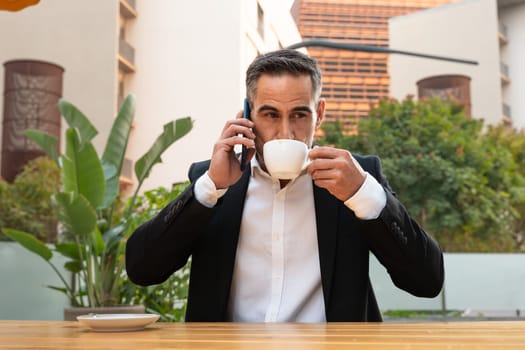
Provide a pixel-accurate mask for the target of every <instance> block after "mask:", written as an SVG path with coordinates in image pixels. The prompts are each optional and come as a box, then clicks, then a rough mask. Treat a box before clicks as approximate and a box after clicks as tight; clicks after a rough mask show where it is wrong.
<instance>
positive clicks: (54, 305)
mask: <svg viewBox="0 0 525 350" xmlns="http://www.w3.org/2000/svg"><path fill="white" fill-rule="evenodd" d="M51 261H52V262H53V263H54V264H55V266H57V268H58V269H59V271H60V272H61V273H62V274H63V276H64V278H66V279H68V278H70V275H69V273H67V272H66V271H65V270H64V268H63V265H64V263H65V261H66V259H65V258H64V257H62V256H61V255H59V254H57V256H54V257H53V259H51ZM0 281H2V282H1V283H2V287H1V288H0V320H63V319H64V307H66V306H69V301H68V299H67V297H66V295H65V294H63V293H61V292H58V291H56V290H52V289H50V288H47V287H46V286H49V285H51V286H56V287H60V288H62V287H63V284H62V282H61V281H60V279H59V277H58V275H57V274H56V273H55V271H53V269H52V268H51V266H49V265H48V264H46V263H45V262H44V260H43V259H42V258H41V257H39V256H37V255H36V254H33V253H31V252H29V251H28V250H26V249H25V248H23V247H22V246H20V245H19V244H18V243H15V242H0ZM68 282H69V281H68Z"/></svg>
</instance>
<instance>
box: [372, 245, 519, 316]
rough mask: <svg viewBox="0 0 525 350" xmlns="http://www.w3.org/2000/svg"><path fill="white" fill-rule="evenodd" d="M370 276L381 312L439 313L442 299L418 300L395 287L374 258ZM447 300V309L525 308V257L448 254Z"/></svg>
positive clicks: (508, 309)
mask: <svg viewBox="0 0 525 350" xmlns="http://www.w3.org/2000/svg"><path fill="white" fill-rule="evenodd" d="M370 261H371V265H370V276H371V280H372V285H373V287H374V291H375V292H376V297H377V300H378V303H379V307H380V309H381V310H398V309H409V310H422V309H426V310H439V309H441V296H438V297H436V298H416V297H414V296H412V295H411V294H408V293H407V292H404V291H402V290H400V289H398V288H397V287H395V286H394V285H393V283H392V281H391V280H390V277H389V276H388V273H387V272H386V269H385V268H384V267H383V266H382V265H380V264H379V262H378V261H377V260H376V259H375V257H373V256H371V259H370ZM444 263H445V299H446V306H447V309H455V310H468V309H473V310H489V312H488V314H490V313H494V314H497V313H496V311H497V310H502V311H507V312H505V313H503V314H505V315H506V316H509V315H511V314H512V312H513V311H514V310H517V309H520V310H523V309H525V293H524V290H525V269H524V268H523V267H524V266H525V254H481V253H478V254H477V253H446V254H444Z"/></svg>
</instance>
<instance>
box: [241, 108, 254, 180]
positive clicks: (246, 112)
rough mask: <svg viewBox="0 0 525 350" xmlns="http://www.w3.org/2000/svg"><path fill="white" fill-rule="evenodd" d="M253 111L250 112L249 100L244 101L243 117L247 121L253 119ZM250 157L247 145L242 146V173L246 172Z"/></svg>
mask: <svg viewBox="0 0 525 350" xmlns="http://www.w3.org/2000/svg"><path fill="white" fill-rule="evenodd" d="M251 114H252V112H251V110H250V102H249V101H248V99H247V98H245V99H244V109H243V114H242V117H243V118H245V119H251V117H250V116H251ZM247 155H248V150H247V149H246V146H245V145H242V151H241V171H244V169H246V157H247Z"/></svg>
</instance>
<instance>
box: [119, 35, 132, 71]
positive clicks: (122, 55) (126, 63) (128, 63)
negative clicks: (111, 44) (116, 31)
mask: <svg viewBox="0 0 525 350" xmlns="http://www.w3.org/2000/svg"><path fill="white" fill-rule="evenodd" d="M118 64H119V68H120V69H121V70H122V71H124V72H126V73H133V72H135V70H136V67H135V48H134V47H133V46H131V45H130V44H129V43H128V42H127V41H126V40H124V39H120V40H119V45H118Z"/></svg>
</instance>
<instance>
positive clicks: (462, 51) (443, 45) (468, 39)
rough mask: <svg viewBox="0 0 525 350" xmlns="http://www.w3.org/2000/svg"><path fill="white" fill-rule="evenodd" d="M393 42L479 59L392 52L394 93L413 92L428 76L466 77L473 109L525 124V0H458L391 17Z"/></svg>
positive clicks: (492, 119) (490, 118)
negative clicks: (427, 57)
mask: <svg viewBox="0 0 525 350" xmlns="http://www.w3.org/2000/svg"><path fill="white" fill-rule="evenodd" d="M390 41H391V43H392V45H396V46H403V47H406V48H407V49H408V50H411V51H416V52H426V53H432V54H436V55H442V56H449V57H457V58H463V59H470V60H475V61H477V62H478V63H479V64H478V65H464V64H459V63H451V62H443V61H434V60H422V59H415V58H412V57H406V56H399V55H392V56H391V58H390V66H391V71H392V74H391V91H392V96H393V97H395V98H398V99H403V98H405V97H406V96H407V95H413V96H417V95H418V93H417V83H418V81H421V80H422V79H426V78H428V77H440V76H451V75H456V76H458V75H461V76H465V77H468V78H469V80H470V105H471V115H472V116H473V117H475V118H481V119H484V120H485V122H486V123H487V124H499V123H504V124H507V125H512V126H514V127H516V128H517V129H524V128H525V101H524V100H523V98H520V94H521V95H523V92H524V91H525V79H524V78H525V67H524V66H523V63H522V62H525V45H523V44H524V43H525V0H462V1H459V2H456V3H453V4H449V5H444V6H440V7H437V8H433V9H428V10H424V11H421V12H416V13H413V14H410V15H406V16H401V17H396V18H392V19H391V20H390Z"/></svg>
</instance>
